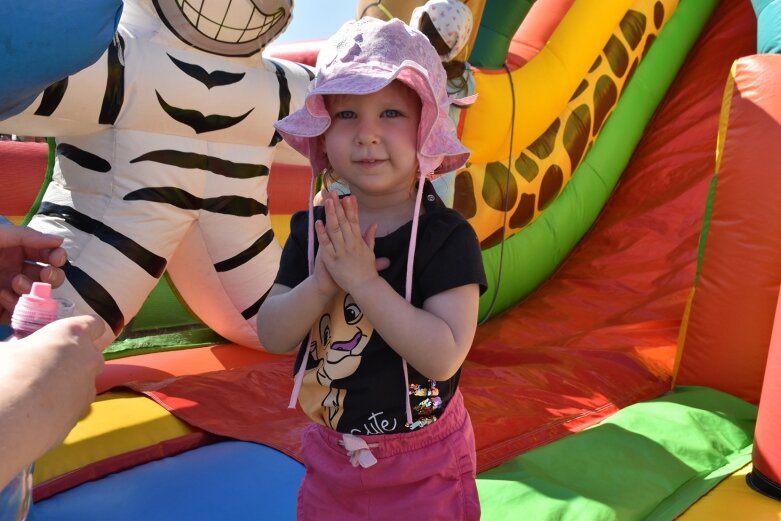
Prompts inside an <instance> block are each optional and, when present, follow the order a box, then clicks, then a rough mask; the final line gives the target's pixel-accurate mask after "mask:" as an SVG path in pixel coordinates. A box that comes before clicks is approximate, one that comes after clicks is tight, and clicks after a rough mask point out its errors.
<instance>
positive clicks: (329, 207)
mask: <svg viewBox="0 0 781 521" xmlns="http://www.w3.org/2000/svg"><path fill="white" fill-rule="evenodd" d="M324 207H325V215H326V222H325V223H323V222H322V221H317V222H316V223H315V231H316V232H317V239H318V241H319V242H320V249H319V251H318V261H320V260H321V261H322V262H323V264H324V266H325V267H326V269H327V270H328V273H329V274H330V275H331V277H332V278H333V280H334V282H336V284H338V285H339V287H341V288H342V289H343V290H344V291H346V292H348V293H352V289H353V288H357V287H360V286H361V285H364V284H367V283H368V282H369V281H371V280H372V279H374V278H375V277H377V276H378V273H377V270H378V269H382V267H387V259H385V261H386V262H385V263H384V262H382V261H383V259H380V262H378V261H377V259H376V258H375V256H374V239H375V235H376V233H377V225H376V224H372V225H371V226H369V227H368V228H367V229H366V233H365V234H362V233H361V226H360V222H359V220H358V204H357V201H356V199H355V196H352V195H350V196H347V197H344V198H342V199H341V200H340V199H339V197H338V196H337V195H336V194H334V193H330V194H328V195H327V198H326V200H325V201H324ZM383 265H384V266H383Z"/></svg>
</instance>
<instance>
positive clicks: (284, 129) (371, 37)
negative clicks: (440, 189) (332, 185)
mask: <svg viewBox="0 0 781 521" xmlns="http://www.w3.org/2000/svg"><path fill="white" fill-rule="evenodd" d="M316 68H317V74H316V76H315V78H314V79H313V80H312V81H311V82H310V84H309V90H308V92H307V95H306V100H305V102H304V107H302V108H301V109H299V110H297V111H296V112H294V113H292V114H290V115H289V116H287V117H285V118H284V119H281V120H280V121H278V122H277V123H276V124H275V125H274V126H275V127H276V128H277V130H278V131H279V132H280V133H281V134H282V137H283V138H284V139H285V141H287V142H288V143H289V144H290V146H292V147H293V148H294V149H296V150H297V151H299V152H300V153H301V154H303V155H305V156H306V157H308V158H309V161H310V163H311V164H312V171H313V172H315V173H320V172H322V171H323V170H325V169H326V168H328V167H329V166H330V163H329V161H328V157H327V156H326V153H325V149H324V147H323V141H322V138H321V137H320V136H322V134H323V133H324V132H325V131H326V130H327V129H328V127H329V126H330V124H331V118H330V117H329V115H328V111H327V110H326V106H325V101H324V99H323V96H325V95H329V94H357V95H361V94H370V93H373V92H377V91H379V90H380V89H382V88H383V87H385V86H386V85H388V84H389V83H390V82H391V81H393V80H399V81H402V82H403V83H405V84H406V85H407V86H409V87H410V88H411V89H412V90H414V91H415V92H416V93H417V95H418V96H419V97H420V99H421V102H422V109H421V114H420V124H419V127H418V153H417V155H418V165H419V168H420V172H421V174H423V175H427V176H432V177H433V176H436V175H438V174H442V173H446V172H450V171H452V170H455V169H457V168H459V167H461V166H463V165H464V164H465V163H466V161H467V159H468V158H469V150H468V149H467V148H466V147H464V145H462V144H461V142H460V141H459V140H458V137H457V135H456V128H455V126H454V125H453V122H452V120H451V119H450V117H449V116H448V110H449V106H450V105H451V104H458V105H469V104H471V103H472V102H473V101H474V98H475V97H474V96H472V97H467V98H461V99H458V100H456V99H451V98H450V97H449V96H448V95H447V91H446V88H445V84H446V81H447V79H446V76H445V70H444V68H443V67H442V63H441V62H440V57H439V56H438V55H437V52H436V50H435V49H434V47H433V46H432V45H431V43H430V42H429V41H428V38H426V36H425V35H424V34H423V33H421V32H419V31H417V30H415V29H413V28H411V27H409V26H408V25H406V24H405V23H404V22H402V21H401V20H398V19H393V20H390V21H388V22H386V21H382V20H379V19H376V18H371V17H365V18H361V19H360V20H357V21H351V22H347V23H346V24H344V25H343V26H342V27H341V28H340V29H339V30H338V31H337V32H336V34H334V35H333V36H332V37H331V38H329V39H328V41H327V42H326V44H325V46H324V47H323V48H322V50H321V51H320V54H319V55H318V57H317V64H316Z"/></svg>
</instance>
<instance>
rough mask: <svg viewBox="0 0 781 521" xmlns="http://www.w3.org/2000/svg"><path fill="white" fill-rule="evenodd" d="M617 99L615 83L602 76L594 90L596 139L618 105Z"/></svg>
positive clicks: (593, 134) (594, 130) (593, 133)
mask: <svg viewBox="0 0 781 521" xmlns="http://www.w3.org/2000/svg"><path fill="white" fill-rule="evenodd" d="M635 64H637V61H635ZM617 98H618V87H616V84H615V82H614V81H613V80H612V79H611V78H610V77H608V76H601V77H600V78H599V79H598V80H597V85H596V88H595V89H594V129H593V130H592V132H591V134H592V136H594V137H596V136H597V134H599V131H600V130H602V124H603V123H604V122H605V119H606V118H607V115H608V114H609V113H610V110H611V109H612V108H613V106H614V105H615V104H616V99H617Z"/></svg>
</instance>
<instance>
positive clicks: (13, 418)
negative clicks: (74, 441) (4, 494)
mask: <svg viewBox="0 0 781 521" xmlns="http://www.w3.org/2000/svg"><path fill="white" fill-rule="evenodd" d="M15 383H18V381H17V379H16V378H13V377H12V375H9V374H3V375H2V383H0V487H3V486H5V485H6V484H8V482H10V481H11V479H12V478H13V477H14V476H15V475H16V474H17V473H19V471H21V470H22V469H24V468H25V467H27V466H28V465H30V464H31V463H32V462H33V461H34V460H35V459H36V458H38V457H40V456H41V455H42V454H43V453H44V452H46V450H47V449H48V448H49V446H50V444H51V443H53V440H51V439H50V436H49V435H48V432H49V431H51V428H50V426H49V425H47V422H46V418H45V414H44V412H43V409H42V407H41V404H40V403H38V402H39V400H38V399H37V398H36V397H35V396H34V395H33V393H32V392H31V390H30V389H29V388H28V389H24V388H19V387H17V386H15Z"/></svg>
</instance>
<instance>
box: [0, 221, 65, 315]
mask: <svg viewBox="0 0 781 521" xmlns="http://www.w3.org/2000/svg"><path fill="white" fill-rule="evenodd" d="M61 244H62V237H57V236H55V235H48V234H44V233H41V232H38V231H36V230H33V229H32V228H26V227H23V226H14V225H13V224H0V323H7V322H8V321H9V319H10V317H11V311H12V310H13V308H14V306H15V305H16V301H17V300H19V295H22V294H23V293H27V292H29V291H30V288H31V287H32V283H33V282H38V281H40V282H48V283H49V284H51V285H52V286H54V287H57V286H59V285H61V284H62V283H63V282H64V281H65V273H64V272H63V271H62V270H61V269H60V268H61V267H62V266H63V265H64V264H65V262H66V261H67V260H68V256H67V254H66V253H65V250H64V249H62V248H60V245H61Z"/></svg>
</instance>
